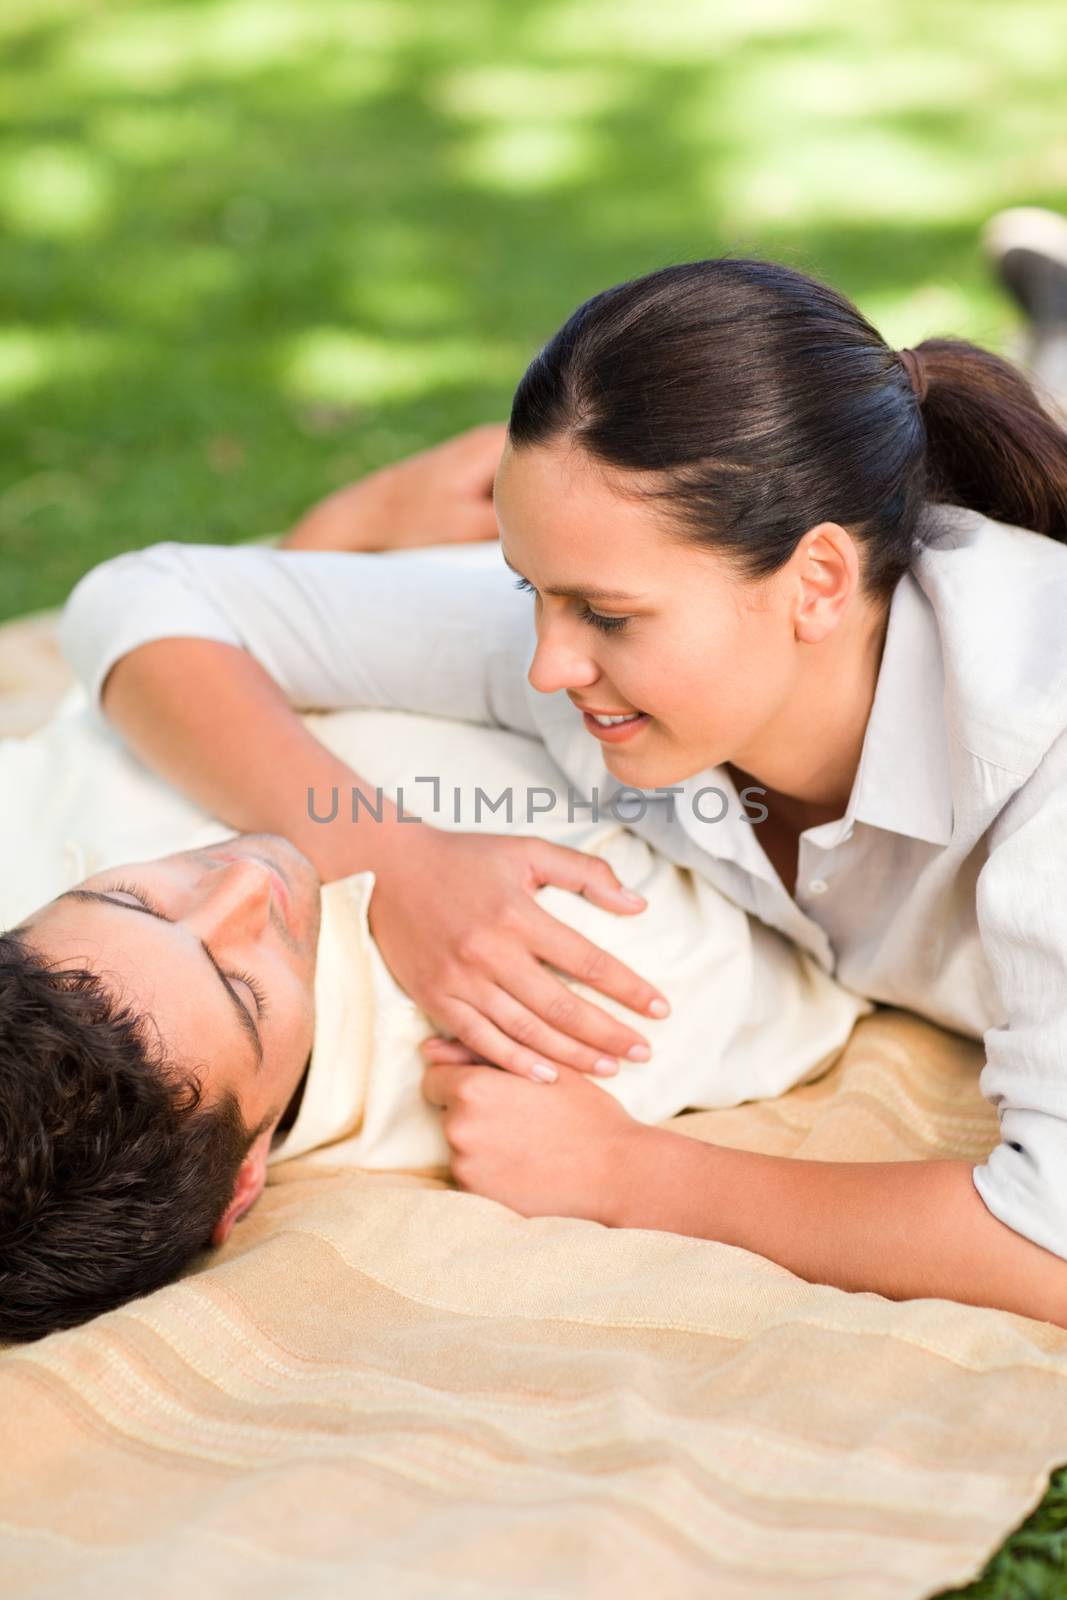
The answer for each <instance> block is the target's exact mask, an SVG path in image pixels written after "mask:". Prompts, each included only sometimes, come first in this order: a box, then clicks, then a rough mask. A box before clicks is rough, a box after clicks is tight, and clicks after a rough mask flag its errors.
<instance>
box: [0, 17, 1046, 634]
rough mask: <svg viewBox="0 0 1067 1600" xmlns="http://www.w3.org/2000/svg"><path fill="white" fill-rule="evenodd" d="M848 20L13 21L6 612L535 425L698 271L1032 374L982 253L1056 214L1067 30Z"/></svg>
mask: <svg viewBox="0 0 1067 1600" xmlns="http://www.w3.org/2000/svg"><path fill="white" fill-rule="evenodd" d="M851 9H852V10H853V11H854V12H855V14H854V15H852V16H849V15H848V10H849V8H843V7H842V6H841V5H840V4H839V3H838V0H714V3H711V0H672V3H671V5H670V6H658V7H657V6H650V5H648V4H647V0H581V3H552V0H449V3H448V4H447V5H441V4H438V3H436V0H185V3H181V0H172V3H170V4H165V5H149V4H143V3H141V4H130V3H125V4H124V3H122V0H109V3H107V4H103V3H93V0H5V5H4V7H3V9H2V13H0V126H2V128H3V143H2V145H0V229H2V232H3V235H4V246H3V250H2V251H0V407H2V412H0V428H2V436H0V438H2V442H0V462H2V476H0V563H2V572H3V583H2V586H0V617H2V616H8V615H13V614H16V613H19V612H22V611H25V610H28V609H33V608H36V607H39V606H44V605H49V604H54V603H57V602H59V601H60V600H62V598H63V597H64V595H65V594H66V592H67V591H68V589H69V588H70V586H71V584H72V583H73V581H74V580H75V579H76V578H77V577H78V576H79V575H80V574H81V573H82V572H83V571H85V570H86V569H87V568H88V567H89V566H91V565H92V564H93V563H95V562H97V561H99V560H101V559H102V558H103V557H105V556H106V555H108V554H111V553H113V552H116V551H119V550H124V549H128V548H132V547H135V546H138V545H142V544H146V543H149V542H152V541H154V540H157V539H162V538H182V539H193V540H220V541H230V540H236V539H241V538H247V537H251V536H254V535H257V534H262V533H265V532H267V531H270V530H277V529H280V528H282V527H285V526H287V525H288V524H289V523H290V522H291V521H292V520H293V519H294V518H295V516H296V515H297V514H298V513H299V512H300V511H301V510H302V509H303V508H304V507H305V506H306V505H307V504H309V503H310V502H311V501H312V500H314V499H316V498H318V497H319V496H320V495H322V494H324V493H325V492H326V491H327V490H328V489H330V488H332V487H334V486H336V485H337V484H339V483H342V482H344V481H346V480H347V479H349V478H351V477H352V476H354V475H357V474H359V473H360V472H362V471H364V470H366V469H368V468H370V467H373V466H375V465H377V464H379V463H381V462H383V461H386V460H388V459H390V458H392V457H394V456H396V455H397V454H399V453H402V452H404V451H406V450H408V449H410V448H413V447H417V446H420V445H423V444H425V443H428V442H431V441H433V440H435V439H439V438H443V437H445V436H446V435H448V434H449V433H450V432H452V431H454V430H456V429H458V428H460V427H462V426H464V425H466V424H468V423H471V422H473V421H476V420H479V419H482V418H485V417H501V416H505V415H506V413H507V408H508V403H509V397H510V394H511V390H512V388H513V386H514V383H515V381H516V379H517V377H518V375H519V373H520V372H521V370H522V368H523V366H524V365H525V363H526V361H527V359H528V358H529V356H530V355H531V354H532V352H533V351H534V349H536V347H537V346H538V344H539V343H540V342H541V341H542V340H543V339H544V338H545V337H546V336H547V335H548V334H549V333H550V332H551V331H552V330H553V329H554V328H555V327H556V326H557V325H558V324H559V323H560V321H561V320H562V319H563V318H564V317H565V316H566V315H567V313H568V312H569V311H570V310H571V309H572V308H573V307H574V306H575V305H576V304H577V303H578V301H579V300H581V299H583V298H584V297H585V296H587V295H588V294H590V293H591V292H593V291H595V290H597V289H599V288H602V287H604V286H605V285H607V284H608V283H610V282H613V281H618V280H619V279H621V278H623V277H625V276H628V275H631V274H633V273H636V272H639V271H642V270H646V269H649V268H651V267H654V266H657V265H661V264H663V263H665V262H668V261H677V260H682V259H686V258H691V257H693V256H697V255H707V254H714V253H721V252H724V251H727V250H729V251H734V252H751V253H759V254H764V255H770V256H776V257H779V258H782V259H785V260H788V261H790V262H791V263H793V264H794V265H797V266H800V267H802V268H804V269H807V270H810V271H812V272H815V273H817V274H820V275H822V276H824V277H826V278H828V279H830V280H831V281H832V282H834V283H836V284H838V285H839V286H840V287H842V288H843V289H845V290H846V291H847V292H848V293H850V294H851V295H852V296H853V297H854V298H855V299H856V300H857V301H858V303H859V304H861V305H862V307H863V308H864V310H866V311H867V312H868V314H870V315H871V316H873V318H874V320H875V321H876V322H877V323H878V324H879V325H880V326H881V328H882V330H883V332H884V333H885V334H886V336H887V337H888V338H890V339H892V340H893V341H894V342H897V343H906V342H909V341H913V340H915V339H918V338H920V337H922V335H923V334H926V333H931V332H958V333H963V334H965V335H967V336H970V337H974V338H976V339H978V340H980V341H984V342H987V343H989V344H992V345H994V346H995V347H1002V346H1003V341H1004V340H1005V338H1006V336H1007V335H1008V334H1009V332H1010V330H1011V327H1012V313H1011V308H1010V306H1009V305H1008V304H1007V302H1006V301H1004V300H1003V299H1002V297H1001V296H1000V295H999V294H998V292H997V290H996V288H995V286H994V285H993V283H992V282H991V281H990V279H989V277H988V274H987V271H986V269H985V267H984V265H983V262H982V260H981V258H980V256H979V255H978V253H977V251H976V248H975V240H976V234H977V231H978V229H979V228H980V225H981V223H982V221H983V220H984V218H985V217H986V216H987V215H988V214H989V213H990V212H991V211H993V210H995V209H997V208H998V207H999V206H1001V205H1004V204H1009V203H1020V202H1044V203H1051V204H1056V203H1058V202H1060V201H1061V200H1062V198H1063V191H1064V188H1065V185H1067V151H1065V146H1064V140H1063V134H1062V123H1061V118H1060V117H1059V115H1058V113H1059V105H1058V100H1057V95H1058V91H1059V89H1060V88H1061V85H1062V79H1063V68H1064V61H1063V58H1062V49H1061V50H1060V52H1059V53H1058V54H1057V50H1056V49H1055V48H1053V43H1054V40H1055V38H1056V33H1055V26H1054V24H1055V23H1056V20H1057V13H1058V11H1059V6H1058V3H1057V0H1042V3H1036V4H1035V3H1030V4H1026V3H1022V4H1012V5H1007V4H1005V5H1003V6H997V5H992V6H990V5H985V4H982V3H981V0H956V3H951V4H941V5H934V6H931V5H930V4H929V3H927V0H872V3H869V4H867V5H865V6H862V7H857V8H851ZM1060 37H1061V39H1062V30H1060Z"/></svg>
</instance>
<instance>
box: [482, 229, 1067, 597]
mask: <svg viewBox="0 0 1067 1600" xmlns="http://www.w3.org/2000/svg"><path fill="white" fill-rule="evenodd" d="M914 349H915V351H916V354H917V355H918V358H919V360H920V361H921V363H922V367H923V372H924V375H925V378H926V382H927V393H926V396H925V398H924V399H923V401H922V404H921V405H920V403H919V401H918V399H917V398H916V393H915V390H914V388H913V387H912V384H911V381H910V378H909V376H908V372H907V369H906V367H905V365H904V363H903V362H902V361H901V360H900V358H899V356H898V355H897V353H896V352H895V351H894V350H892V349H891V348H890V346H889V345H887V344H886V342H885V340H884V339H883V338H882V336H881V335H880V334H879V333H878V331H877V329H876V328H874V327H873V326H872V325H871V323H869V322H868V321H867V319H866V317H864V316H863V315H862V313H861V312H859V311H858V310H857V309H856V307H855V306H854V305H853V304H852V303H851V301H849V300H848V299H847V298H846V297H845V296H844V295H842V294H839V293H838V292H837V291H836V290H835V289H831V288H829V287H828V286H827V285H826V284H823V283H820V282H819V281H818V280H816V279H814V278H810V277H807V276H806V275H805V274H803V273H800V272H796V271H794V270H793V269H792V268H790V267H784V266H779V265H776V264H775V263H773V262H767V261H757V260H749V259H744V258H741V259H734V258H731V257H719V258H716V259H713V260H709V261H694V262H689V263H687V264H685V265H682V266H674V267H665V268H663V269H662V270H661V271H659V272H652V273H649V274H648V275H647V276H645V277H642V278H636V279H633V280H632V281H630V282H628V283H621V284H618V285H617V286H616V287H615V288H613V289H607V290H605V291H604V292H603V293H602V294H598V295H594V296H593V298H592V299H591V300H587V301H586V302H585V304H584V305H581V306H579V308H578V310H577V311H575V312H574V314H573V315H572V316H571V317H570V318H568V320H567V322H566V323H564V325H563V327H562V328H560V330H559V332H558V333H556V334H555V336H554V337H553V338H552V339H550V340H549V342H548V344H547V345H546V346H545V347H544V349H543V350H542V351H541V352H540V353H539V354H538V355H537V356H536V357H535V358H534V360H533V361H532V362H531V363H530V365H529V367H528V368H527V370H526V372H525V374H524V375H523V378H522V381H521V382H520V384H519V386H518V389H517V391H516V393H515V398H514V402H513V404H512V409H511V420H510V425H509V438H510V440H511V443H512V445H513V446H514V447H515V448H516V449H522V448H524V447H526V446H530V445H538V444H545V443H549V442H551V441H552V440H554V439H557V438H560V437H564V436H566V437H570V438H572V439H573V440H574V442H575V443H577V444H578V445H580V446H581V448H582V449H583V450H585V451H586V452H587V453H588V454H589V455H590V456H591V457H592V458H593V459H594V460H596V461H598V462H601V463H603V464H605V465H607V466H610V467H615V468H620V469H622V471H623V472H624V473H625V472H634V473H635V474H636V473H640V474H641V475H642V476H641V479H640V481H638V480H637V479H635V481H634V485H633V492H634V493H635V494H636V495H639V496H642V497H647V498H651V499H653V500H657V501H661V502H663V503H665V504H666V505H667V507H668V509H669V511H670V513H671V515H672V519H673V521H674V524H675V526H676V527H677V529H678V531H679V533H680V535H681V536H682V537H683V538H685V539H687V540H691V541H693V542H696V543H700V544H710V545H713V546H715V547H716V548H718V549H722V550H724V551H726V552H727V553H729V554H730V555H731V556H732V557H733V558H734V559H735V560H736V562H737V564H738V566H739V568H740V570H741V571H742V572H743V573H744V574H745V575H747V576H750V577H763V576H767V575H768V574H770V573H772V572H775V571H777V570H778V568H779V567H781V566H783V565H784V564H785V562H786V561H788V559H789V557H790V556H791V554H792V552H793V550H794V549H795V547H796V545H797V544H798V542H799V541H800V539H801V538H802V536H803V534H804V533H805V532H806V531H807V529H808V528H811V527H814V526H815V525H816V524H817V523H819V522H825V521H831V522H837V523H840V524H841V525H842V526H843V527H846V528H848V529H849V530H850V531H851V532H852V533H853V534H854V536H855V537H856V538H857V539H859V540H860V541H861V542H862V544H863V547H864V551H865V562H864V588H865V590H866V592H867V593H868V594H869V595H871V596H872V597H878V598H885V597H887V596H888V594H889V593H890V592H891V591H892V589H893V587H894V586H895V584H896V582H897V580H898V579H899V578H900V576H901V574H902V573H903V572H905V571H906V570H907V568H908V566H909V565H910V564H911V562H912V560H913V558H914V556H915V554H916V550H917V548H918V540H919V513H920V511H921V509H922V507H923V505H924V504H925V503H926V502H927V501H945V502H949V503H951V504H953V505H960V506H967V507H970V508H972V509H973V510H975V511H981V512H984V513H985V515H986V516H989V517H993V518H995V519H996V520H997V521H1000V522H1008V523H1014V524H1018V525H1020V526H1022V527H1026V528H1032V529H1035V530H1036V531H1037V532H1039V533H1045V534H1048V535H1049V536H1050V537H1051V538H1053V539H1059V540H1063V541H1067V431H1065V430H1064V429H1063V428H1062V427H1060V426H1059V425H1058V424H1057V423H1056V422H1055V421H1054V420H1053V418H1052V417H1051V416H1050V415H1049V413H1048V412H1046V411H1045V410H1044V409H1043V408H1042V406H1041V403H1040V401H1039V400H1038V398H1037V395H1036V394H1035V392H1034V390H1033V388H1032V387H1031V385H1030V384H1029V383H1028V381H1027V379H1026V378H1025V377H1024V376H1023V374H1022V373H1021V372H1020V371H1019V370H1018V369H1017V368H1016V367H1014V366H1013V365H1012V364H1011V363H1010V362H1009V361H1005V360H1003V359H1002V358H1001V357H1000V356H997V355H994V354H992V353H991V352H990V351H988V350H983V349H981V348H980V347H979V346H977V345H973V344H970V343H968V342H967V341H966V340H963V339H955V338H943V339H941V338H939V339H924V340H923V341H922V343H921V344H919V345H917V346H915V347H914Z"/></svg>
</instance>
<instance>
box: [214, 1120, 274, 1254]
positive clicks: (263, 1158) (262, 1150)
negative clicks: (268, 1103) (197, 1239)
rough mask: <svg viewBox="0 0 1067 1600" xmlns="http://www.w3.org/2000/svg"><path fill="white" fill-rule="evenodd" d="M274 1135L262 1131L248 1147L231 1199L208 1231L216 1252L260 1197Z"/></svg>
mask: <svg viewBox="0 0 1067 1600" xmlns="http://www.w3.org/2000/svg"><path fill="white" fill-rule="evenodd" d="M273 1134H274V1129H273V1127H270V1128H264V1130H263V1132H262V1133H261V1134H259V1136H258V1137H257V1138H256V1139H255V1140H254V1141H253V1142H252V1144H250V1145H249V1147H248V1153H247V1155H246V1156H245V1158H244V1160H243V1161H242V1162H241V1165H240V1166H239V1167H238V1169H237V1181H236V1183H235V1184H234V1188H233V1199H232V1200H231V1201H230V1203H229V1205H228V1206H227V1207H226V1210H225V1211H224V1212H223V1213H222V1216H221V1217H220V1218H219V1220H218V1222H216V1224H215V1226H214V1227H213V1228H212V1230H211V1242H212V1244H213V1245H215V1246H216V1248H217V1247H218V1246H219V1245H220V1244H225V1243H226V1240H227V1239H228V1238H229V1236H230V1230H231V1229H232V1228H233V1225H234V1223H235V1222H236V1221H237V1220H238V1219H239V1218H240V1217H243V1216H244V1214H245V1212H246V1211H250V1210H251V1208H252V1207H253V1206H254V1205H255V1203H256V1201H257V1200H258V1199H259V1197H260V1195H261V1194H262V1193H263V1188H264V1185H265V1184H266V1181H267V1154H268V1152H269V1150H270V1142H271V1138H272V1137H273Z"/></svg>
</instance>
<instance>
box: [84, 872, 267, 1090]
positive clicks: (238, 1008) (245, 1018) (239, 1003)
mask: <svg viewBox="0 0 1067 1600" xmlns="http://www.w3.org/2000/svg"><path fill="white" fill-rule="evenodd" d="M115 894H128V895H129V896H130V897H131V899H133V900H134V901H136V904H135V905H132V906H130V905H128V904H127V903H126V902H125V901H123V900H113V899H112V898H111V896H112V895H115ZM56 898H57V901H58V900H85V901H90V902H91V901H103V903H104V904H105V905H109V906H118V907H119V908H120V909H121V908H122V907H123V906H126V909H127V910H129V911H137V912H140V913H141V915H143V916H149V917H158V918H159V920H160V921H161V922H173V921H174V918H173V917H168V916H167V914H166V912H164V911H161V910H160V909H159V907H158V906H156V905H153V903H152V901H151V900H150V899H149V898H148V896H147V895H146V894H145V893H144V891H143V890H142V889H140V888H138V887H137V886H136V885H134V884H129V883H115V884H109V885H108V890H107V892H106V893H105V892H104V891H103V890H101V889H67V890H66V891H65V892H64V893H63V894H61V895H57V897H56ZM198 943H199V945H200V948H201V950H202V951H203V952H204V955H205V956H206V957H207V959H208V961H210V963H211V965H212V966H213V967H214V969H215V973H216V976H217V977H218V980H219V982H220V983H221V985H222V987H223V989H225V991H226V994H227V995H228V997H229V999H230V1001H231V1003H232V1005H233V1008H234V1011H235V1013H236V1015H237V1018H238V1020H239V1021H240V1024H241V1027H242V1028H243V1029H244V1031H245V1033H246V1034H247V1036H248V1039H249V1041H250V1043H251V1045H252V1048H253V1050H254V1051H255V1053H256V1068H257V1070H258V1068H259V1067H260V1066H262V1064H263V1040H262V1038H261V1037H260V1032H259V1027H258V1025H257V1024H258V1018H259V1016H260V1006H261V1005H262V1006H263V1011H262V1015H263V1016H264V1017H265V1016H266V1015H267V1010H266V1001H265V997H264V996H263V993H262V990H261V989H260V988H259V985H258V984H257V985H256V987H255V988H253V986H252V983H251V981H250V974H248V973H234V974H233V975H232V979H236V981H237V982H238V983H246V984H248V987H249V990H250V991H251V994H252V997H253V1000H254V1001H255V1005H256V1017H255V1018H253V1016H252V1013H251V1011H250V1010H249V1009H248V1007H247V1005H245V1003H244V1001H243V1000H242V999H241V998H240V996H239V995H238V993H237V990H236V989H235V988H234V986H233V981H232V979H231V976H229V975H228V974H227V973H225V972H224V971H223V970H222V968H221V967H220V966H219V963H218V962H217V961H216V960H215V957H214V956H213V955H212V953H211V951H210V949H209V948H208V946H207V945H206V944H205V943H204V941H203V939H200V940H198ZM257 990H258V991H259V992H258V993H257Z"/></svg>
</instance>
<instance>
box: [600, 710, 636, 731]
mask: <svg viewBox="0 0 1067 1600" xmlns="http://www.w3.org/2000/svg"><path fill="white" fill-rule="evenodd" d="M589 715H590V716H591V717H592V719H593V721H594V722H599V723H600V726H601V727H602V728H613V727H614V726H615V724H616V723H617V722H633V721H635V719H636V718H637V717H640V716H643V715H644V713H643V712H641V711H627V712H626V714H625V715H624V716H621V717H598V716H597V714H596V712H595V711H590V713H589Z"/></svg>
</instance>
